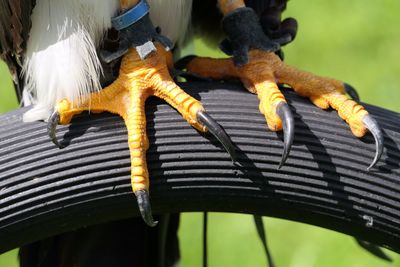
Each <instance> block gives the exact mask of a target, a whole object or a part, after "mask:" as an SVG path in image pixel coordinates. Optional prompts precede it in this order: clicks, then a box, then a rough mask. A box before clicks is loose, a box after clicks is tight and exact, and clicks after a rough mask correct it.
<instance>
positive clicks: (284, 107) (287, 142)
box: [276, 102, 294, 170]
mask: <svg viewBox="0 0 400 267" xmlns="http://www.w3.org/2000/svg"><path fill="white" fill-rule="evenodd" d="M276 113H277V114H278V116H279V118H281V120H282V125H283V139H284V140H283V153H282V159H281V161H280V163H279V166H278V170H279V169H280V168H282V166H283V165H284V164H285V162H286V160H287V158H288V156H289V153H290V150H291V148H292V144H293V139H294V118H293V113H292V111H291V110H290V107H289V105H288V104H287V103H286V102H281V103H279V104H278V106H277V107H276Z"/></svg>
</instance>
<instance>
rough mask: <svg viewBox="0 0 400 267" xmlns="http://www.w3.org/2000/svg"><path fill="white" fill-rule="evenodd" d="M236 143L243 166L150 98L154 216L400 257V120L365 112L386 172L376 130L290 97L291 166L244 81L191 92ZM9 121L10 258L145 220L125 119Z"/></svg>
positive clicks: (2, 138)
mask: <svg viewBox="0 0 400 267" xmlns="http://www.w3.org/2000/svg"><path fill="white" fill-rule="evenodd" d="M181 85H182V87H183V88H184V89H185V90H186V91H187V92H188V93H189V94H191V95H193V96H194V97H195V98H197V99H199V100H201V101H202V103H203V104H204V106H205V108H206V110H207V112H208V113H209V115H210V116H212V117H213V118H214V119H215V120H216V121H217V122H218V123H219V124H220V125H221V126H222V127H223V128H224V129H225V131H226V133H227V134H228V136H230V137H231V140H232V142H233V144H234V145H235V146H236V148H237V149H236V154H237V160H238V163H240V164H237V165H236V164H233V163H232V161H231V159H230V156H229V155H228V153H226V151H225V150H224V148H223V147H222V146H221V145H220V143H219V142H218V141H217V140H216V139H215V137H213V136H212V135H210V134H200V133H199V132H198V131H196V130H195V129H193V128H192V127H190V126H189V125H188V124H187V122H186V121H185V120H184V119H183V118H182V117H181V116H180V115H179V114H178V113H177V112H176V111H175V110H173V109H172V108H171V107H170V106H168V105H167V104H166V103H165V102H162V101H159V100H157V99H154V98H152V99H150V100H149V101H148V102H147V106H146V113H147V131H148V135H149V141H150V149H149V151H148V153H147V163H148V168H149V173H150V179H151V180H150V191H149V194H150V198H151V204H152V209H153V213H154V214H162V213H167V212H168V213H175V212H181V211H223V212H246V213H255V214H258V215H267V216H274V217H279V218H285V219H289V220H294V221H300V222H305V223H310V224H314V225H318V226H321V227H324V228H328V229H333V230H336V231H340V232H343V233H346V234H349V235H353V236H356V237H358V238H359V239H361V240H365V241H367V242H372V243H376V244H379V245H382V246H385V247H388V248H390V249H392V250H394V251H397V252H400V178H399V177H400V123H399V122H400V116H399V114H398V113H394V112H391V111H388V110H384V109H381V108H377V107H374V106H370V105H365V106H366V108H367V109H368V111H369V112H370V114H371V115H372V117H374V118H375V120H376V121H378V123H379V125H380V126H381V127H382V132H383V135H384V143H383V144H384V151H383V154H382V157H381V159H380V160H379V161H378V162H377V164H376V166H375V167H374V168H372V169H371V171H367V170H366V168H367V167H368V165H369V164H370V162H371V161H372V159H373V157H374V154H375V142H374V138H373V136H372V135H371V134H368V135H367V136H366V137H364V138H362V139H358V138H356V137H354V136H353V135H352V134H351V132H350V129H349V127H348V126H347V125H346V124H345V122H343V121H342V120H341V119H340V118H339V116H338V115H337V113H336V112H335V111H324V110H320V109H319V108H317V107H315V106H313V105H312V104H311V103H310V101H309V100H307V99H305V98H301V97H298V96H296V95H295V94H294V93H292V92H291V91H290V90H283V91H284V94H285V96H286V99H287V100H288V102H289V105H290V108H291V111H292V113H293V116H294V122H295V130H296V134H295V136H294V141H293V145H292V149H291V151H290V154H289V156H288V158H287V161H286V163H285V164H284V165H283V166H282V168H281V169H280V170H277V166H278V165H279V162H280V161H281V156H282V149H283V142H282V139H283V136H282V133H279V132H278V133H276V132H271V131H269V130H268V127H267V125H266V123H265V118H264V116H263V115H262V114H260V112H259V110H258V105H259V101H258V99H257V97H256V96H255V95H252V94H250V93H248V92H247V91H246V90H245V89H243V88H242V87H241V86H240V85H230V84H226V83H191V84H181ZM23 111H24V110H23V109H22V110H17V111H14V112H11V113H8V114H4V115H1V116H0V252H4V251H7V250H9V249H12V248H15V247H18V246H20V245H22V244H26V243H29V242H32V241H35V240H39V239H43V238H45V237H48V236H50V235H54V234H58V233H62V232H66V231H70V230H72V229H77V228H80V227H83V226H88V225H93V224H98V223H102V222H108V221H113V220H117V219H122V218H126V217H132V216H140V213H139V210H138V208H137V204H136V200H135V196H134V194H133V193H132V191H131V185H130V158H129V151H128V146H127V143H126V140H127V139H126V138H127V136H126V128H125V125H124V123H123V121H122V120H121V119H120V118H119V117H118V116H114V115H111V114H96V115H90V116H88V115H87V114H82V115H80V116H79V117H77V118H75V119H74V120H73V121H72V124H71V125H69V126H58V127H57V140H59V141H60V143H61V145H63V146H65V148H64V149H62V150H60V149H58V148H57V147H55V146H54V144H53V143H52V142H51V141H50V140H49V138H48V136H47V134H46V123H45V122H36V123H22V122H21V117H22V114H23Z"/></svg>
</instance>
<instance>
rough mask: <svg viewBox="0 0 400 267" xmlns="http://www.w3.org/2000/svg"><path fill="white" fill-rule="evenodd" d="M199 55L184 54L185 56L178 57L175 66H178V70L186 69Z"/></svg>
mask: <svg viewBox="0 0 400 267" xmlns="http://www.w3.org/2000/svg"><path fill="white" fill-rule="evenodd" d="M196 57H197V56H195V55H187V56H184V57H183V58H180V59H178V61H176V62H175V64H174V67H175V68H177V69H178V70H183V69H186V66H187V65H188V64H189V63H190V62H191V61H192V60H193V59H195V58H196Z"/></svg>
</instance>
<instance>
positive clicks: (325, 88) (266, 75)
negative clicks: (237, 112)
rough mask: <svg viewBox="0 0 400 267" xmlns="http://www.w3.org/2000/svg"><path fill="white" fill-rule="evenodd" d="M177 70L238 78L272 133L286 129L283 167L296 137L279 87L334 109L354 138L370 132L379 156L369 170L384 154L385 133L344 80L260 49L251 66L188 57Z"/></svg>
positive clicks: (252, 54)
mask: <svg viewBox="0 0 400 267" xmlns="http://www.w3.org/2000/svg"><path fill="white" fill-rule="evenodd" d="M176 67H177V68H180V69H186V70H187V71H188V72H190V73H194V74H196V75H199V76H203V77H207V78H212V79H215V80H229V79H239V80H240V81H241V82H242V83H243V85H244V86H245V87H246V88H247V89H248V90H249V91H250V92H251V93H255V94H257V96H258V98H259V100H260V104H259V109H260V112H261V113H262V114H264V116H265V119H266V122H267V124H268V127H269V128H270V129H271V130H272V131H280V130H282V129H283V130H284V137H285V143H284V153H283V156H282V161H281V163H280V166H281V165H282V164H283V163H284V161H285V160H286V158H287V155H288V153H289V151H290V146H291V143H292V140H293V135H294V120H293V115H292V114H291V111H290V109H289V108H288V106H287V103H286V100H285V98H284V96H283V94H282V93H281V91H280V90H279V88H278V85H277V84H287V85H289V86H290V87H292V88H293V90H294V91H295V92H296V93H297V94H299V95H301V96H305V97H308V98H309V99H310V100H311V101H312V102H313V103H314V104H315V105H316V106H318V107H320V108H322V109H327V108H329V107H332V108H333V109H335V110H337V111H338V114H339V116H340V117H341V118H342V119H343V120H345V121H346V122H347V123H348V124H349V126H350V129H351V131H352V132H353V134H354V135H355V136H357V137H362V136H364V135H365V133H366V132H368V130H369V131H370V132H371V133H372V134H373V136H374V138H375V143H376V153H375V157H374V159H373V161H372V163H371V165H370V166H369V167H368V170H370V169H371V168H372V167H373V166H374V165H375V164H376V163H377V162H378V160H379V158H380V157H381V155H382V152H383V134H382V131H381V130H380V128H379V126H378V124H377V122H376V121H375V120H374V119H373V118H372V117H371V116H370V115H369V114H368V112H367V111H366V110H365V109H364V107H363V106H361V105H359V104H358V103H357V102H355V101H353V100H351V99H349V98H348V97H347V96H346V95H345V93H346V92H348V93H349V94H350V95H351V96H353V97H354V98H357V97H358V96H357V94H356V92H355V90H354V89H353V88H352V87H350V86H349V85H347V84H344V83H343V82H341V81H338V80H334V79H331V78H324V77H319V76H316V75H314V74H312V73H309V72H305V71H301V70H298V69H296V68H293V67H290V66H288V65H286V64H285V63H283V62H282V60H281V59H280V58H279V57H278V56H277V55H275V54H274V53H270V52H265V51H262V50H259V49H252V50H250V51H249V63H247V64H245V65H241V66H237V65H235V64H234V61H233V60H232V58H227V59H213V58H201V57H194V56H188V57H186V58H183V59H182V60H179V61H178V63H177V64H176Z"/></svg>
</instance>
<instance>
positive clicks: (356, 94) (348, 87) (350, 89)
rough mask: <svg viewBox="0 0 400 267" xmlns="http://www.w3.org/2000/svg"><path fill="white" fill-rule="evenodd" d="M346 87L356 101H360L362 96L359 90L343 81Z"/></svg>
mask: <svg viewBox="0 0 400 267" xmlns="http://www.w3.org/2000/svg"><path fill="white" fill-rule="evenodd" d="M343 86H344V89H345V90H346V93H347V94H348V95H349V96H350V97H351V98H352V99H353V100H354V101H356V102H359V101H360V96H359V95H358V92H357V90H356V89H355V88H354V87H353V86H351V85H350V84H348V83H343Z"/></svg>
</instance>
